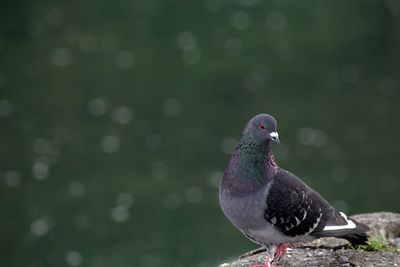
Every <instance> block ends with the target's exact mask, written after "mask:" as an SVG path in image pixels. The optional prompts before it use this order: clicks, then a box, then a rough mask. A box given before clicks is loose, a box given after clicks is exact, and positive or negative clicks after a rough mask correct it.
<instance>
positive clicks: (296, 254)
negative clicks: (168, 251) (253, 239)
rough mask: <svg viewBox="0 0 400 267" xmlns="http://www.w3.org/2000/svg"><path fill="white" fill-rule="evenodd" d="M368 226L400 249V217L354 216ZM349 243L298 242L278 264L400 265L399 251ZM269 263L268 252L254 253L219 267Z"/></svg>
mask: <svg viewBox="0 0 400 267" xmlns="http://www.w3.org/2000/svg"><path fill="white" fill-rule="evenodd" d="M351 217H352V218H354V219H356V220H357V221H359V222H362V223H365V224H367V225H368V226H369V227H370V228H371V231H370V232H369V233H368V234H369V235H370V236H371V237H375V238H376V237H377V236H378V235H380V236H382V237H383V238H384V239H385V240H386V241H387V242H389V243H391V244H393V245H396V246H397V247H399V248H400V214H397V213H392V212H376V213H367V214H359V215H354V216H351ZM348 244H349V243H348V241H347V240H344V239H337V238H321V239H318V240H315V241H314V242H311V243H297V244H295V249H293V250H290V251H289V250H288V251H287V253H286V255H285V257H284V258H283V259H282V260H280V261H279V262H278V265H279V266H281V267H285V266H288V267H304V266H318V267H319V266H360V267H363V266H367V267H369V266H371V267H372V266H394V267H399V266H400V254H398V253H395V252H367V251H356V250H352V249H348V248H347V246H348ZM266 260H267V254H266V252H265V250H264V249H262V248H260V249H257V250H253V251H250V252H248V253H246V254H244V255H242V256H240V257H239V259H238V260H236V261H232V262H229V263H224V264H221V265H220V266H219V267H248V266H250V265H263V264H264V263H265V261H266Z"/></svg>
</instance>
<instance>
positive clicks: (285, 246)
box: [274, 243, 294, 261]
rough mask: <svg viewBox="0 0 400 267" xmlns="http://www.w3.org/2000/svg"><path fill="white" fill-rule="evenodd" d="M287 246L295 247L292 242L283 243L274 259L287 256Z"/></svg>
mask: <svg viewBox="0 0 400 267" xmlns="http://www.w3.org/2000/svg"><path fill="white" fill-rule="evenodd" d="M287 248H294V246H293V245H292V244H290V243H283V244H281V245H280V246H279V248H278V250H277V251H276V253H275V257H274V261H276V260H279V259H282V258H283V257H284V256H285V253H286V249H287Z"/></svg>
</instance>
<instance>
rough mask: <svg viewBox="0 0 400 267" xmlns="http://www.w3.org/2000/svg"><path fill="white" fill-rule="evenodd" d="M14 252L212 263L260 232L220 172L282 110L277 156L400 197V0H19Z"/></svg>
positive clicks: (12, 34)
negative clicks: (221, 195) (256, 121)
mask: <svg viewBox="0 0 400 267" xmlns="http://www.w3.org/2000/svg"><path fill="white" fill-rule="evenodd" d="M0 19H1V24H0V29H1V34H0V127H1V128H0V152H1V161H0V198H1V201H0V218H1V227H0V240H1V241H0V242H1V244H0V245H1V255H2V256H1V260H0V261H1V264H0V265H1V266H4V267H14V266H24V267H25V266H29V267H42V266H43V267H44V266H93V267H102V266H112V267H118V266H192V267H196V266H215V265H217V264H219V263H222V262H224V261H226V260H229V259H232V258H235V257H237V256H238V255H240V254H241V253H244V252H246V251H247V250H250V249H253V248H256V247H257V246H256V245H254V244H252V243H251V242H250V241H248V240H247V239H246V238H245V237H244V236H243V235H242V234H241V233H240V232H239V231H238V230H236V229H235V228H234V227H233V226H232V225H231V224H230V223H229V222H228V221H227V220H226V219H225V218H224V216H223V214H222V212H221V210H220V208H219V205H218V199H217V192H218V189H217V188H218V184H219V181H220V179H221V176H222V173H223V171H224V168H225V166H226V164H227V162H228V160H229V158H230V154H231V152H232V151H233V148H234V146H235V144H236V142H237V141H238V139H239V137H240V134H241V131H242V129H243V127H244V126H245V124H246V122H247V121H248V120H249V119H250V118H251V117H252V116H254V115H255V114H258V113H270V114H272V115H273V116H275V118H276V119H277V120H278V130H279V133H280V138H281V142H282V144H281V145H280V146H274V147H273V149H274V151H275V153H276V158H277V162H278V164H279V165H280V166H281V167H283V168H285V169H288V170H291V171H292V172H294V173H295V174H297V175H298V176H299V177H301V178H302V179H303V180H305V181H306V182H307V183H308V184H309V185H311V186H312V187H313V188H314V189H316V190H317V191H319V192H320V193H321V194H322V195H323V196H324V197H325V198H326V199H327V200H329V201H330V202H331V203H332V204H333V205H334V206H335V207H337V208H339V209H341V210H343V211H345V212H347V213H349V214H354V213H362V212H372V211H382V210H386V211H394V212H400V206H399V203H400V201H399V199H400V197H399V194H400V183H399V177H400V176H399V175H400V164H399V159H400V141H399V131H400V123H399V115H400V107H399V100H400V97H399V94H400V91H399V85H400V76H399V74H400V72H399V70H400V49H399V48H400V46H399V45H400V1H396V0H387V1H372V0H363V1H302V2H299V1H288V0H271V1H261V0H202V1H166V0H150V1H119V0H116V1H90V0H89V1H85V2H81V1H79V2H77V1H49V0H39V1H22V2H21V1H7V2H5V3H3V7H2V8H1V9H0Z"/></svg>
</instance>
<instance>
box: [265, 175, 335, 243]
mask: <svg viewBox="0 0 400 267" xmlns="http://www.w3.org/2000/svg"><path fill="white" fill-rule="evenodd" d="M271 183H272V184H271V188H270V191H269V193H268V196H267V200H266V202H267V203H266V204H267V208H266V209H265V211H264V218H265V220H266V221H268V222H269V223H271V224H272V225H274V226H275V227H276V228H278V229H279V230H280V231H281V232H282V233H284V234H285V235H287V236H291V237H294V236H299V235H309V234H311V233H312V232H313V231H315V230H319V229H322V228H323V227H324V225H325V222H326V221H327V220H328V218H330V217H332V216H333V215H334V213H335V210H334V209H333V207H332V206H331V205H330V204H329V203H328V202H327V201H326V200H325V199H323V198H322V197H321V196H320V195H319V194H318V193H317V192H315V191H314V190H313V189H311V188H310V187H308V186H307V185H306V184H305V183H304V182H302V181H301V180H300V179H299V178H297V177H296V176H295V175H294V174H292V173H290V172H288V171H285V170H283V169H280V168H279V169H278V172H277V174H276V175H275V177H274V178H273V179H272V182H271Z"/></svg>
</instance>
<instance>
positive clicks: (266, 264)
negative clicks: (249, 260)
mask: <svg viewBox="0 0 400 267" xmlns="http://www.w3.org/2000/svg"><path fill="white" fill-rule="evenodd" d="M250 267H278V266H275V265H271V263H270V260H269V256H268V258H267V261H266V262H265V264H264V265H250Z"/></svg>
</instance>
